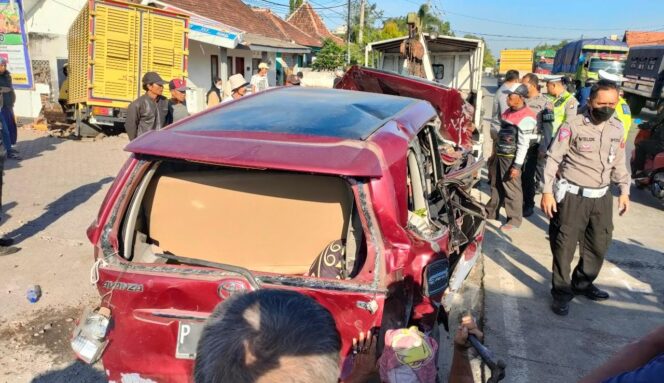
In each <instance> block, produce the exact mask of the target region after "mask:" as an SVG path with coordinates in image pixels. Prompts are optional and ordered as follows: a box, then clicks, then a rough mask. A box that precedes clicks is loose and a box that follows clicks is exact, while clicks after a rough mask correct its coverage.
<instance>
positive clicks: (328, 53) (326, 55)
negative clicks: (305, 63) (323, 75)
mask: <svg viewBox="0 0 664 383" xmlns="http://www.w3.org/2000/svg"><path fill="white" fill-rule="evenodd" d="M344 54H345V51H344V48H342V47H340V46H338V45H337V44H336V43H335V42H334V41H332V39H325V41H323V47H322V48H321V49H320V52H318V55H317V56H316V61H314V63H313V65H312V66H313V68H314V70H335V69H337V68H341V67H343V66H344V64H345V60H344V58H345V55H344Z"/></svg>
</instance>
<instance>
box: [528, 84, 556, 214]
mask: <svg viewBox="0 0 664 383" xmlns="http://www.w3.org/2000/svg"><path fill="white" fill-rule="evenodd" d="M521 82H522V83H523V85H524V86H526V88H528V97H527V98H526V105H528V107H529V108H530V109H531V110H532V111H533V112H534V113H535V115H536V116H537V129H536V130H535V132H533V134H532V135H531V137H530V143H529V147H528V153H527V154H526V163H525V165H524V167H523V174H522V175H521V186H522V188H523V216H524V217H530V216H531V215H533V213H534V210H535V194H536V192H537V190H538V189H540V190H541V184H543V183H544V164H545V157H546V151H547V149H548V148H547V147H546V146H543V145H542V136H543V135H544V132H547V134H549V135H551V132H552V123H553V118H554V117H553V110H552V109H553V108H552V105H551V103H550V102H549V99H548V98H547V97H546V96H545V95H543V94H542V93H541V92H540V91H539V78H538V77H537V75H536V74H534V73H528V74H526V75H525V76H523V78H522V79H521Z"/></svg>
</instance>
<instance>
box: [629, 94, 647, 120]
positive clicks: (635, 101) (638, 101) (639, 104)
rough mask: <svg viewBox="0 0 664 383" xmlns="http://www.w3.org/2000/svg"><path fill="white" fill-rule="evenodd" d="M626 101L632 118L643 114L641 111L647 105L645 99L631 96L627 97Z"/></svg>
mask: <svg viewBox="0 0 664 383" xmlns="http://www.w3.org/2000/svg"><path fill="white" fill-rule="evenodd" d="M625 101H627V104H628V105H629V109H630V110H631V112H632V116H636V115H638V114H639V113H641V110H642V109H643V107H644V106H645V105H646V100H645V98H643V97H640V96H636V95H633V94H629V95H627V96H626V97H625Z"/></svg>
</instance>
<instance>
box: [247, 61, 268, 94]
mask: <svg viewBox="0 0 664 383" xmlns="http://www.w3.org/2000/svg"><path fill="white" fill-rule="evenodd" d="M269 69H270V67H269V66H268V65H267V64H266V63H260V64H258V73H256V74H255V75H253V76H251V92H252V93H257V92H261V91H264V90H266V89H268V88H269V87H270V84H269V83H268V81H267V72H268V70H269Z"/></svg>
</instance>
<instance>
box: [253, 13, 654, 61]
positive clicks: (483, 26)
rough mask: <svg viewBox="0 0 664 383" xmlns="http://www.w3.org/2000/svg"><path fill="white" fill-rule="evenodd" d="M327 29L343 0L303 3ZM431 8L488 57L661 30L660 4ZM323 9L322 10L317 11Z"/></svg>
mask: <svg viewBox="0 0 664 383" xmlns="http://www.w3.org/2000/svg"><path fill="white" fill-rule="evenodd" d="M369 1H370V2H373V3H377V4H378V9H380V10H382V11H383V15H384V17H390V16H402V15H406V14H407V13H408V12H413V11H416V10H417V9H418V8H419V5H420V4H422V3H423V1H422V0H419V1H418V0H369ZM245 2H246V3H248V4H251V5H257V6H262V7H271V8H272V9H273V10H274V11H276V12H277V13H279V14H280V15H282V16H283V15H284V13H285V10H284V9H283V7H280V6H279V5H278V4H288V1H287V0H269V1H264V0H248V1H245ZM309 3H310V4H311V5H312V6H313V7H314V8H318V9H317V12H319V14H320V15H321V16H323V19H324V20H325V23H326V24H327V26H328V28H329V29H331V30H332V29H334V28H335V27H337V26H340V25H344V24H345V23H346V21H345V12H346V8H345V7H344V6H343V4H344V3H345V0H309ZM429 3H430V5H431V7H432V9H433V10H434V11H435V12H437V13H438V14H439V15H441V16H442V18H443V19H444V20H446V21H449V22H450V24H451V26H452V30H453V31H454V33H455V34H456V35H457V36H463V35H465V34H467V33H472V34H475V35H479V36H482V37H484V39H485V40H486V42H487V45H488V46H489V48H490V49H491V51H492V52H494V53H497V52H499V51H500V50H502V49H509V48H532V47H534V46H535V45H537V44H538V43H557V42H558V41H560V40H564V39H568V40H576V39H579V38H582V37H583V38H591V37H608V36H610V35H612V34H616V35H618V37H619V38H621V39H622V36H623V34H624V33H625V30H626V29H627V30H649V31H652V30H662V31H664V17H663V15H664V1H661V0H629V1H616V0H557V1H553V0H527V1H526V0H510V1H504V0H465V1H464V0H432V1H429ZM323 8H328V9H323Z"/></svg>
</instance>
